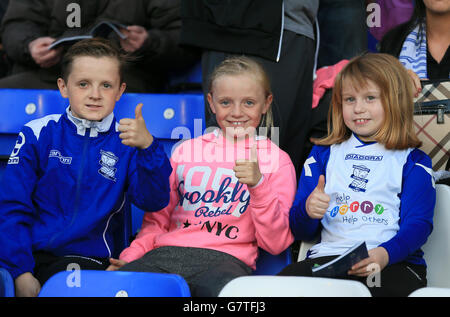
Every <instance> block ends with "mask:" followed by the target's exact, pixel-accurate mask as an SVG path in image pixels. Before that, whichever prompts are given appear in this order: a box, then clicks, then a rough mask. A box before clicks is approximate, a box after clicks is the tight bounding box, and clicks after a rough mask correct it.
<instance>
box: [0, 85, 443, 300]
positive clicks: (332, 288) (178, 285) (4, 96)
mask: <svg viewBox="0 0 450 317" xmlns="http://www.w3.org/2000/svg"><path fill="white" fill-rule="evenodd" d="M67 102H68V101H67V100H66V99H64V98H62V97H61V95H60V94H59V92H58V91H54V90H22V89H2V90H0V178H1V171H2V169H3V167H4V166H5V165H6V162H7V159H8V157H9V154H10V153H11V151H12V149H13V147H14V145H15V139H16V137H17V134H18V133H19V131H20V129H21V128H22V126H23V125H24V124H25V123H26V122H28V121H30V120H33V119H37V118H40V117H42V116H45V115H48V114H53V113H62V112H63V111H64V109H65V108H66V107H67ZM138 103H143V104H144V107H143V116H144V119H145V121H146V124H147V127H148V129H149V131H150V132H151V133H152V134H153V135H155V136H156V137H158V138H160V140H161V141H162V142H163V144H164V147H165V150H166V153H167V155H169V156H170V154H171V151H172V148H173V147H174V146H175V145H176V144H177V143H178V142H180V141H181V140H183V139H188V138H192V137H196V136H199V135H201V133H202V132H203V130H204V113H203V109H204V100H203V95H202V94H201V93H192V94H124V96H123V97H122V98H121V100H120V101H119V102H118V103H117V105H116V108H115V111H114V112H115V115H116V117H117V118H118V119H121V118H125V117H134V108H135V106H136V105H137V104H138ZM436 189H437V205H436V209H435V216H434V230H433V233H432V235H431V236H430V237H429V239H428V242H427V244H426V245H425V246H424V251H425V258H426V260H427V263H428V285H429V287H428V288H426V289H425V290H420V292H417V293H416V294H412V295H414V296H427V294H428V293H427V292H433V293H432V294H434V296H442V295H443V296H450V276H449V274H448V272H447V268H448V267H449V266H450V248H449V245H448V241H450V230H449V229H450V214H449V213H448V206H450V187H448V186H446V185H436ZM143 213H144V212H143V211H141V210H139V209H138V208H136V207H135V206H132V205H131V204H129V205H128V208H127V212H125V213H124V219H125V228H124V232H122V233H120V235H121V239H120V240H121V241H122V243H123V247H125V246H127V245H128V244H129V241H130V237H132V236H133V235H134V234H135V233H136V231H137V230H138V228H139V227H140V224H141V222H142V217H143ZM309 246H310V243H306V242H304V243H302V244H301V247H300V252H299V259H298V260H302V259H303V258H304V256H305V254H306V250H307V249H308V248H309ZM291 262H292V259H291V252H290V250H289V249H288V250H286V251H285V252H283V253H282V254H281V255H279V256H272V255H270V254H268V253H267V252H265V251H263V250H260V257H259V259H258V262H257V270H256V271H255V274H254V275H253V276H248V277H245V278H239V279H236V280H233V281H231V282H230V283H229V284H228V285H227V286H226V287H225V288H224V289H223V291H222V293H221V294H220V296H225V297H232V296H239V297H258V296H265V297H271V296H286V297H289V296H327V294H329V295H330V296H336V294H339V296H370V292H369V291H368V290H367V288H366V287H365V286H364V285H362V284H360V283H356V282H353V281H344V280H336V279H333V280H329V279H320V278H319V279H318V278H301V277H292V278H291V277H277V276H274V275H275V274H277V273H278V272H279V271H280V270H281V269H282V268H283V267H285V266H286V265H288V264H290V263H291ZM77 274H80V275H79V277H80V278H82V279H83V284H82V287H74V285H70V283H67V281H69V280H70V279H71V278H73V280H74V283H75V286H76V279H77V276H78V275H77ZM148 279H150V280H153V281H155V283H149V282H148ZM152 284H153V285H158V287H156V288H152V287H148V285H152ZM336 288H338V289H339V291H336ZM1 296H14V285H13V281H12V279H11V277H10V275H9V273H8V272H7V271H6V270H4V269H1V268H0V297H1ZM40 296H103V297H110V296H178V297H184V296H190V293H189V288H188V287H187V284H186V282H185V281H184V280H183V279H182V278H181V277H180V276H177V275H174V274H158V273H131V272H105V271H81V272H74V271H67V272H61V273H59V274H56V275H55V276H54V277H53V278H51V279H50V280H49V281H48V282H47V283H46V284H45V285H44V286H43V288H42V291H41V294H40Z"/></svg>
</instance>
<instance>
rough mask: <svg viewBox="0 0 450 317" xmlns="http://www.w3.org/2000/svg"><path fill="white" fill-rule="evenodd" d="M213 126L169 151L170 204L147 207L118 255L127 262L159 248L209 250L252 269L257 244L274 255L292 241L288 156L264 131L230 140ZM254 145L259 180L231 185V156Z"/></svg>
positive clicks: (243, 154) (291, 184) (245, 154)
mask: <svg viewBox="0 0 450 317" xmlns="http://www.w3.org/2000/svg"><path fill="white" fill-rule="evenodd" d="M218 131H219V130H216V131H214V132H213V133H209V134H205V135H203V136H201V137H198V138H196V139H192V140H188V141H185V142H183V143H182V144H181V145H179V146H178V147H177V148H176V149H175V151H174V152H173V155H172V158H171V163H172V167H173V172H172V174H171V176H170V184H171V189H172V191H171V195H170V202H169V205H168V206H167V207H166V208H164V209H162V210H160V211H158V212H151V213H146V214H145V216H144V220H143V223H142V228H141V230H140V232H139V234H138V235H137V237H136V239H135V240H134V241H133V242H132V243H131V245H130V247H128V248H126V249H125V250H124V251H123V252H122V253H121V255H120V259H122V260H125V261H127V262H131V261H133V260H136V259H138V258H140V257H142V256H143V255H144V254H145V253H147V252H148V251H150V250H152V249H155V248H158V247H162V246H184V247H197V248H207V249H214V250H218V251H221V252H226V253H228V254H231V255H233V256H234V257H236V258H238V259H240V260H241V261H243V262H244V263H246V264H247V265H248V266H249V267H251V268H253V269H255V267H256V266H255V263H256V258H257V252H258V247H261V248H263V249H264V250H266V251H268V252H269V253H271V254H279V253H281V252H282V251H284V250H285V249H286V248H287V247H289V245H290V244H291V243H292V242H293V236H292V234H291V231H290V229H289V209H290V207H291V205H292V202H293V200H294V196H295V190H296V177H295V170H294V166H293V164H292V162H291V160H290V158H289V156H288V155H287V154H286V153H285V152H284V151H282V150H281V149H280V148H278V147H277V146H276V145H275V144H274V143H273V142H271V141H270V140H268V139H266V138H265V137H257V138H256V139H255V140H247V141H246V142H244V141H242V142H240V143H238V144H237V145H236V144H233V143H230V142H229V141H228V140H227V139H226V138H225V137H223V136H222V134H221V133H220V132H218ZM255 142H256V144H257V153H258V163H259V168H260V171H261V173H262V174H263V178H262V179H261V181H260V182H259V183H258V184H257V185H256V186H254V187H252V188H249V187H247V185H245V184H241V183H238V181H237V178H236V177H235V176H234V171H233V166H234V165H235V160H236V159H241V158H247V159H248V158H249V157H248V156H249V155H250V151H251V148H252V146H253V144H254V143H255Z"/></svg>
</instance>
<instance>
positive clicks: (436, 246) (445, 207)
mask: <svg viewBox="0 0 450 317" xmlns="http://www.w3.org/2000/svg"><path fill="white" fill-rule="evenodd" d="M449 241H450V186H447V185H444V184H437V185H436V207H435V208H434V217H433V232H432V233H431V235H430V236H429V237H428V240H427V242H426V243H425V245H424V246H423V247H422V250H423V252H424V253H425V254H424V258H425V261H426V263H427V281H428V286H431V287H444V288H450V274H449V273H448V269H449V267H450V248H449Z"/></svg>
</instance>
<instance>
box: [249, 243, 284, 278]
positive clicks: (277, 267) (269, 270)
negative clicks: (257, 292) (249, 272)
mask: <svg viewBox="0 0 450 317" xmlns="http://www.w3.org/2000/svg"><path fill="white" fill-rule="evenodd" d="M258 253H259V254H258V259H257V260H256V270H255V271H253V275H276V274H278V273H280V271H281V270H282V269H284V268H285V267H286V266H288V265H289V264H291V263H292V254H291V249H290V248H287V249H286V250H284V251H283V252H282V253H280V254H278V255H272V254H270V253H268V252H267V251H264V250H263V249H261V248H259V249H258Z"/></svg>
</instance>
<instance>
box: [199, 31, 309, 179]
mask: <svg viewBox="0 0 450 317" xmlns="http://www.w3.org/2000/svg"><path fill="white" fill-rule="evenodd" d="M314 51H315V47H314V41H313V40H312V39H310V38H308V37H306V36H302V35H299V34H296V33H294V32H291V31H287V30H284V33H283V43H282V49H281V56H280V60H279V61H278V62H275V61H270V60H267V59H264V58H261V57H257V56H252V58H254V59H255V60H256V61H258V62H259V63H260V64H261V65H262V66H263V67H264V69H265V71H266V72H267V74H268V76H269V79H270V81H271V87H272V92H273V96H274V99H273V104H272V112H273V117H274V125H275V127H279V140H276V139H274V138H273V136H272V141H273V142H275V143H276V144H277V145H278V146H279V147H280V148H281V149H282V150H283V151H285V152H287V153H288V154H289V156H290V158H291V160H292V162H293V164H294V167H295V169H296V172H297V178H299V176H300V172H301V169H302V166H303V162H304V160H305V159H306V156H307V155H308V154H309V152H308V153H305V147H304V146H305V141H306V140H307V135H308V131H309V129H310V123H311V122H310V121H311V120H310V119H311V112H312V108H311V106H312V87H313V68H314ZM230 55H231V54H227V53H224V52H215V51H206V52H204V53H203V55H202V76H203V90H204V93H205V94H207V93H208V87H207V85H206V84H207V80H208V78H209V76H210V74H211V73H212V72H213V70H214V68H215V67H216V66H217V65H218V64H220V63H221V62H222V61H223V60H225V59H226V58H227V57H228V56H230ZM205 119H206V126H207V127H210V126H217V122H216V121H215V118H214V114H213V113H212V112H211V111H210V108H209V105H208V104H207V101H206V98H205Z"/></svg>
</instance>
